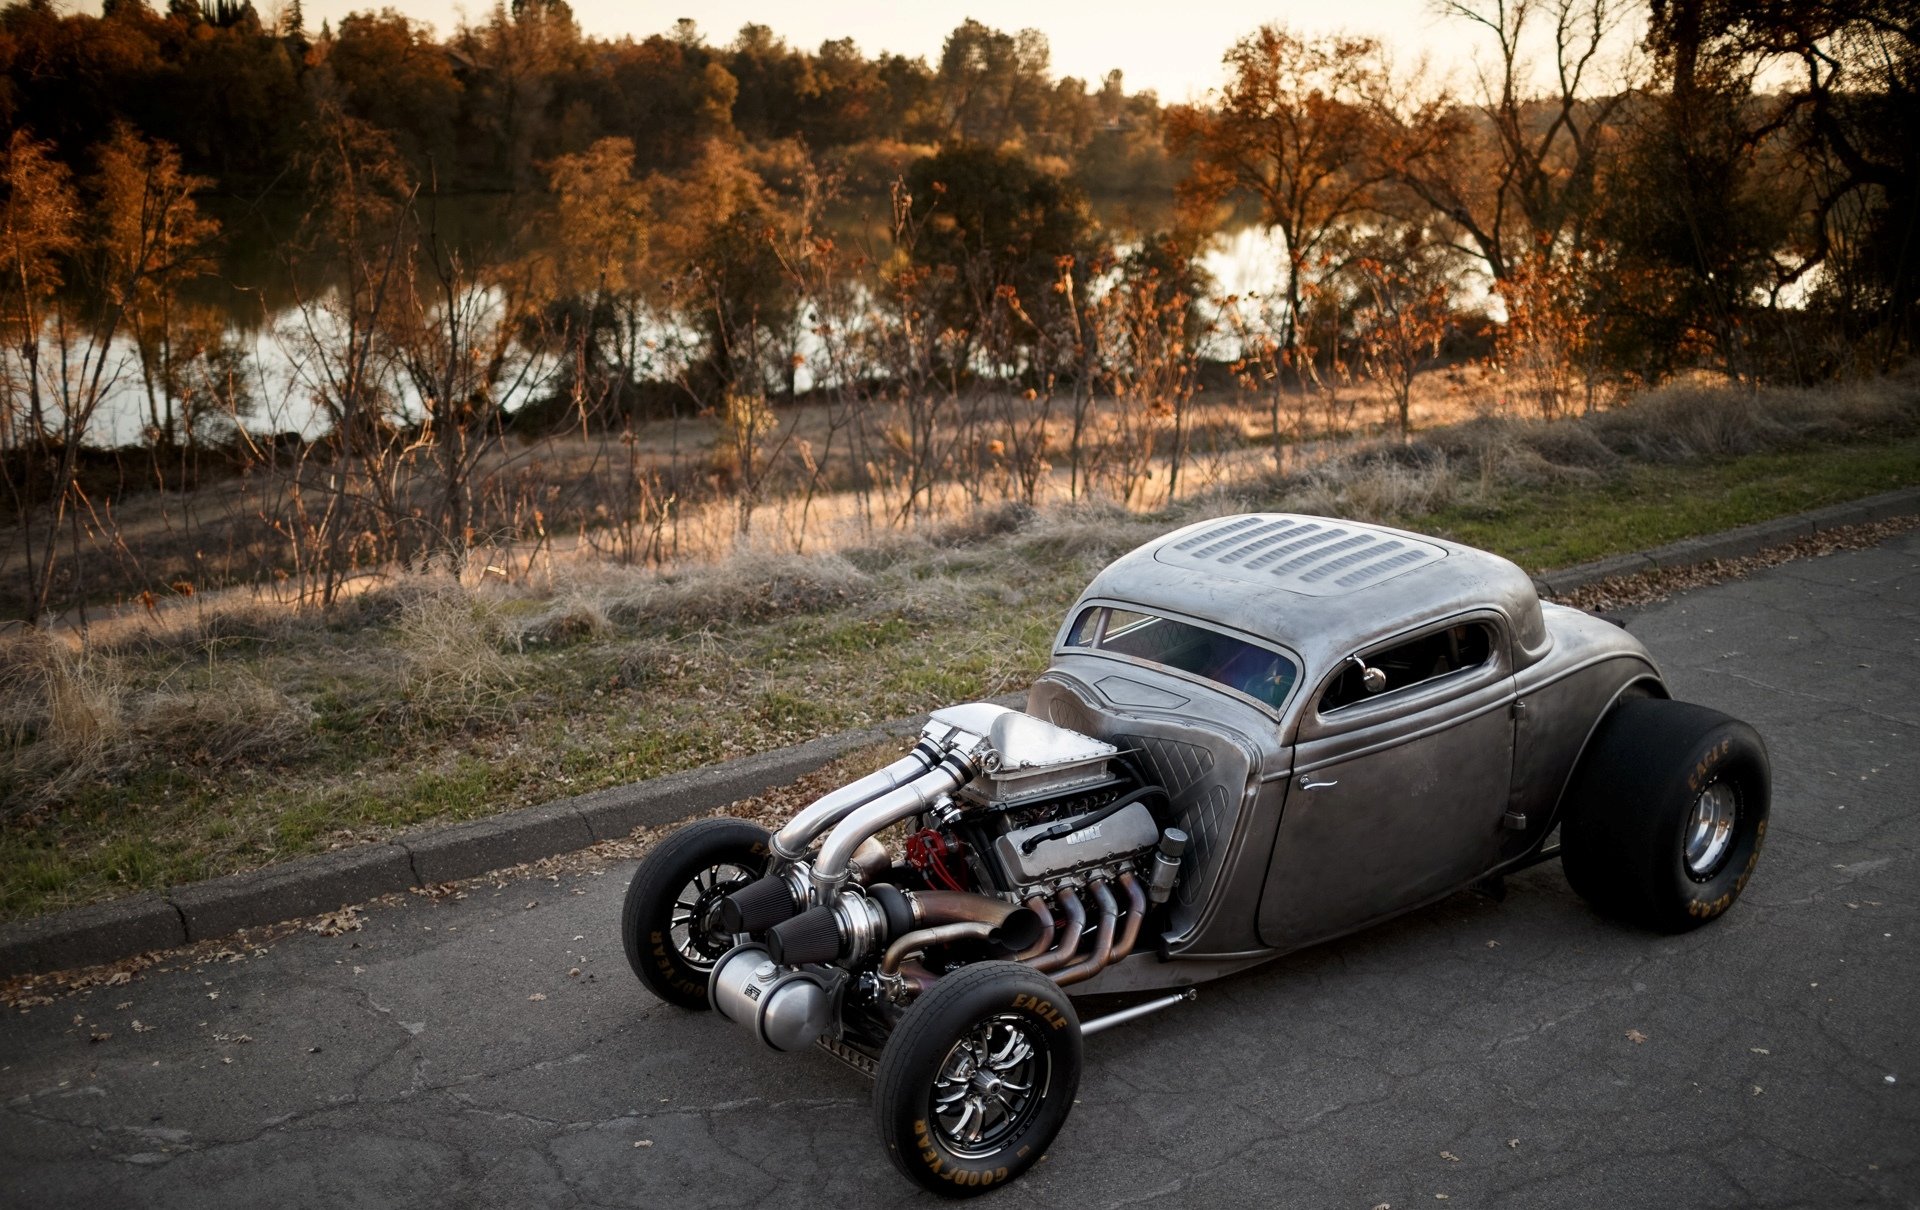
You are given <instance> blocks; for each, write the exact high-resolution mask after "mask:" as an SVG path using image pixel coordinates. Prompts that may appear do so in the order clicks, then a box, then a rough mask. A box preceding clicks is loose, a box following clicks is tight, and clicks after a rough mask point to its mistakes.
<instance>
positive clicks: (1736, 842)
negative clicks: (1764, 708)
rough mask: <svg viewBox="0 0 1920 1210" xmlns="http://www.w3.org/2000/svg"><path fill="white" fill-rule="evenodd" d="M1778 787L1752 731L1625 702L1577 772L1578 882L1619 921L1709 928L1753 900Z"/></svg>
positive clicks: (1569, 810) (1702, 715) (1568, 861)
mask: <svg viewBox="0 0 1920 1210" xmlns="http://www.w3.org/2000/svg"><path fill="white" fill-rule="evenodd" d="M1771 787H1772V773H1771V769H1770V766H1769V765H1768V762H1767V749H1766V745H1765V744H1764V743H1762V742H1761V740H1760V736H1759V734H1758V733H1757V732H1755V731H1754V729H1753V728H1752V727H1749V726H1748V725H1747V724H1745V723H1743V722H1741V721H1739V720H1738V719H1734V718H1729V717H1728V716H1727V715H1724V714H1721V713H1720V712H1719V711H1717V710H1710V709H1708V708H1707V707H1705V706H1696V705H1694V704H1692V703H1690V702H1673V701H1666V700H1662V699H1657V698H1629V699H1627V700H1624V701H1621V702H1619V703H1617V704H1616V705H1615V706H1614V708H1613V710H1612V711H1611V712H1610V713H1609V714H1608V715H1607V717H1606V719H1605V720H1604V721H1603V722H1602V723H1601V724H1600V730H1599V732H1598V733H1597V734H1596V735H1595V736H1594V738H1593V741H1592V743H1590V744H1589V745H1588V747H1587V751H1586V753H1585V754H1584V755H1583V756H1582V757H1581V760H1580V766H1579V768H1578V769H1576V770H1575V772H1574V778H1573V784H1572V786H1571V788H1570V790H1569V794H1568V802H1567V807H1566V811H1565V814H1564V816H1563V818H1562V821H1561V825H1560V841H1561V856H1560V863H1561V866H1562V868H1564V869H1565V870H1566V874H1567V881H1568V882H1569V883H1571V884H1572V885H1573V889H1574V890H1575V891H1577V892H1579V894H1580V896H1581V897H1582V898H1584V899H1585V900H1586V901H1587V902H1588V903H1590V904H1592V905H1593V906H1594V907H1595V908H1596V909H1598V910H1599V911H1601V912H1602V913H1604V914H1606V915H1609V916H1612V917H1614V918H1616V919H1619V920H1624V921H1627V922H1628V923H1632V924H1638V925H1641V926H1643V927H1646V928H1651V929H1657V930H1659V931H1661V932H1666V933H1680V932H1685V931H1687V930H1688V929H1694V928H1698V927H1699V926H1701V925H1703V924H1705V923H1706V922H1707V921H1709V920H1713V919H1716V918H1718V917H1719V916H1721V915H1722V914H1724V913H1725V912H1726V910H1727V909H1728V908H1730V907H1732V906H1733V903H1734V901H1735V900H1736V899H1738V898H1739V897H1740V892H1741V891H1743V890H1745V889H1746V885H1747V880H1748V879H1749V878H1750V877H1752V875H1753V868H1754V865H1755V863H1756V862H1758V861H1759V859H1760V849H1761V846H1762V845H1763V844H1764V843H1765V841H1766V836H1767V811H1768V805H1769V800H1770V797H1771Z"/></svg>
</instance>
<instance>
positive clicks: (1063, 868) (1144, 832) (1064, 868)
mask: <svg viewBox="0 0 1920 1210" xmlns="http://www.w3.org/2000/svg"><path fill="white" fill-rule="evenodd" d="M1054 822H1056V821H1053V820H1049V821H1047V822H1045V823H1038V824H1035V825H1033V826H1032V827H1030V828H1019V829H1016V830H1015V831H1012V832H1008V833H1007V834H1006V835H1004V836H1002V837H1000V838H999V839H998V840H996V841H995V842H994V849H995V851H996V852H997V853H998V854H999V855H1000V863H1001V867H1002V868H1003V869H1005V870H1006V872H1007V874H1008V876H1010V877H1011V878H1013V879H1014V881H1016V882H1019V883H1035V882H1039V881H1041V880H1043V879H1046V878H1053V877H1057V876H1059V875H1061V874H1070V873H1073V872H1074V871H1075V870H1084V869H1090V868H1092V867H1093V866H1097V865H1105V864H1106V863H1108V862H1111V861H1115V860H1117V859H1119V858H1122V857H1130V856H1132V855H1134V854H1136V853H1142V852H1145V851H1146V850H1148V849H1150V848H1152V847H1153V846H1154V845H1156V844H1158V843H1159V842H1160V825H1159V824H1157V823H1155V822H1154V821H1153V812H1151V811H1149V810H1147V807H1146V804H1145V803H1138V802H1137V803H1134V804H1133V805H1132V806H1130V807H1127V808H1126V809H1125V810H1122V811H1120V812H1117V813H1116V814H1113V815H1109V816H1108V817H1107V818H1105V819H1103V820H1101V821H1100V822H1099V823H1096V824H1093V825H1091V826H1089V827H1085V828H1081V829H1080V830H1079V831H1077V832H1069V833H1068V834H1067V835H1065V836H1060V837H1056V838H1055V839H1053V840H1048V841H1043V842H1041V843H1040V844H1038V845H1035V846H1034V849H1033V852H1031V853H1023V852H1021V851H1020V848H1021V844H1022V843H1023V842H1024V841H1025V840H1026V839H1027V838H1028V837H1030V836H1032V835H1034V834H1035V833H1037V832H1044V831H1046V830H1047V829H1048V828H1050V827H1052V826H1053V824H1054Z"/></svg>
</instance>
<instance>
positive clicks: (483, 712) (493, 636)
mask: <svg viewBox="0 0 1920 1210" xmlns="http://www.w3.org/2000/svg"><path fill="white" fill-rule="evenodd" d="M393 630H394V638H395V641H396V643H397V645H398V647H399V649H400V656H401V661H402V663H401V676H400V691H401V693H402V694H403V695H404V697H405V699H406V701H407V704H408V705H409V706H410V707H411V708H412V709H413V711H414V712H415V713H416V715H418V716H419V717H420V718H423V719H427V720H431V721H433V722H437V723H442V724H453V725H464V724H467V723H473V722H482V721H487V720H492V719H498V718H502V717H504V716H506V715H507V714H509V713H511V712H512V708H513V700H514V694H515V690H516V689H517V688H518V687H519V686H518V683H517V681H516V679H515V676H514V664H513V660H512V657H511V656H510V655H509V654H508V653H507V652H506V651H505V650H503V649H502V643H503V641H504V640H505V638H506V627H505V625H504V624H503V623H502V621H501V619H500V616H499V613H498V611H497V610H496V609H495V608H494V607H493V606H492V604H491V603H490V602H489V601H488V600H487V599H486V598H484V597H482V596H480V595H478V594H476V593H473V592H469V591H467V590H465V589H462V588H461V587H460V586H459V585H455V584H449V585H447V586H446V587H445V588H444V589H442V590H439V591H430V592H426V593H422V594H420V595H418V596H416V597H415V598H414V599H412V600H410V601H407V602H406V603H405V604H403V605H402V607H401V610H400V616H399V619H398V620H397V621H396V622H395V624H394V628H393Z"/></svg>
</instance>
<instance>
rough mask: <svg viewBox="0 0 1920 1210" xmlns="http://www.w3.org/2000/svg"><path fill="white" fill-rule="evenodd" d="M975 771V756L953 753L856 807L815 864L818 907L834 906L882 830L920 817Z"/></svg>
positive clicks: (829, 837) (835, 830)
mask: <svg viewBox="0 0 1920 1210" xmlns="http://www.w3.org/2000/svg"><path fill="white" fill-rule="evenodd" d="M974 772H975V765H974V762H973V757H972V756H971V755H969V754H968V753H965V752H961V751H958V750H953V751H949V752H948V753H947V754H946V755H945V756H943V757H941V758H940V761H939V763H937V764H935V765H934V766H933V767H932V768H931V769H928V770H927V771H926V772H925V773H922V774H921V775H920V776H919V777H916V778H914V779H913V780H912V781H909V782H907V783H906V784H905V785H903V786H900V787H898V788H896V789H894V790H890V791H888V792H887V793H885V794H882V795H880V797H878V798H876V799H874V800H873V801H872V802H869V803H867V804H865V805H864V806H860V807H855V808H854V809H853V810H851V811H850V812H848V813H847V815H846V817H845V818H843V819H841V821H840V822H839V823H837V824H835V825H834V827H833V831H831V832H829V833H827V839H826V841H825V843H823V844H822V845H821V846H820V858H819V860H817V861H815V862H814V865H813V873H812V875H811V880H812V883H813V902H814V903H815V905H816V906H818V905H825V904H829V903H832V902H833V900H834V898H835V897H836V896H837V895H839V893H840V891H841V889H842V888H843V887H845V886H846V885H847V878H848V876H849V873H850V870H851V862H852V859H853V855H854V853H855V851H856V850H858V849H859V848H860V846H861V845H862V844H864V843H865V842H866V841H867V840H868V839H869V838H870V837H872V836H873V835H875V834H876V833H878V832H880V831H881V830H882V829H885V828H889V827H892V826H893V825H894V824H896V823H899V822H900V821H901V820H903V819H907V818H909V817H911V816H914V815H918V814H919V813H920V812H922V811H924V810H926V809H927V808H928V807H931V806H932V805H933V804H934V803H935V802H936V801H937V800H939V799H940V798H941V797H943V796H945V795H947V794H950V793H952V792H953V791H954V790H957V789H959V788H960V787H961V786H963V785H965V784H966V783H967V781H968V780H970V779H971V778H972V777H973V775H974Z"/></svg>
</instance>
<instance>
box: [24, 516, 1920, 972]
mask: <svg viewBox="0 0 1920 1210" xmlns="http://www.w3.org/2000/svg"><path fill="white" fill-rule="evenodd" d="M1915 513H1920V488H1904V489H1901V490H1899V491H1892V492H1885V493H1883V494H1881V495H1878V496H1870V497H1867V498H1866V499H1864V500H1855V501H1851V502H1849V503H1846V504H1836V505H1832V506H1831V507H1828V508H1821V509H1815V510H1814V511H1812V512H1806V513H1800V514H1798V515H1796V516H1792V517H1780V518H1776V519H1775V520H1772V521H1762V522H1759V523H1757V524H1754V525H1746V526H1742V527H1740V528H1739V529H1732V530H1728V531H1726V532H1725V533H1720V534H1712V535H1708V536H1706V537H1700V538H1687V539H1684V540H1682V541H1679V542H1673V543H1669V544H1668V545H1666V546H1662V547H1659V548H1658V549H1655V550H1647V551H1638V552H1635V553H1633V554H1627V555H1615V556H1613V557H1611V558H1606V559H1599V560H1596V561H1594V562H1591V563H1583V564H1581V565H1579V566H1578V567H1569V568H1566V569H1565V570H1562V571H1553V572H1546V573H1544V574H1542V575H1538V576H1536V577H1534V583H1535V585H1536V586H1537V587H1538V588H1539V590H1540V591H1541V592H1543V593H1547V594H1549V595H1556V596H1557V595H1561V594H1564V593H1569V592H1572V591H1574V590H1575V589H1577V588H1582V587H1584V586H1586V585H1588V584H1593V583H1597V582H1599V581H1600V580H1604V579H1607V578H1609V577H1612V576H1624V575H1633V574H1635V573H1638V572H1645V571H1654V570H1658V569H1661V568H1673V567H1687V566H1692V565H1694V564H1698V563H1705V562H1707V561H1709V560H1711V559H1732V558H1739V557H1742V556H1745V555H1751V554H1755V553H1757V552H1759V551H1761V550H1764V549H1766V548H1768V547H1771V546H1779V545H1782V544H1784V543H1787V542H1792V541H1796V540H1798V539H1800V538H1807V537H1812V536H1813V535H1815V534H1818V533H1821V532H1823V531H1826V530H1832V529H1839V528H1842V527H1844V526H1849V525H1862V524H1866V523H1868V522H1872V521H1884V520H1887V519H1888V518H1891V517H1900V516H1908V515H1912V514H1915ZM998 700H999V701H1000V702H1001V703H1002V704H1004V705H1018V704H1019V703H1020V702H1021V701H1023V700H1025V695H1024V694H1013V695H1009V696H1007V697H1004V698H1000V699H998ZM925 719H926V716H925V715H918V716H916V717H914V718H908V719H898V720H895V721H893V722H890V723H886V724H883V725H881V726H878V727H869V728H866V729H863V730H860V731H847V732H842V733H841V734H839V735H829V736H823V737H822V738H820V739H815V740H809V741H807V742H806V743H803V744H796V745H793V746H792V747H787V748H778V749H775V750H774V751H771V752H761V753H756V754H755V755H752V756H744V757H741V758H739V759H737V760H730V761H725V762H723V763H721V764H717V765H708V766H706V767H704V768H700V769H689V770H687V771H685V772H682V773H673V774H669V775H667V776H665V777H657V778H654V779H652V780H650V781H644V782H637V783H634V784H632V785H626V786H614V787H612V788H609V789H605V790H596V791H594V792H593V793H591V794H583V795H580V796H578V797H576V798H565V799H561V800H559V801H557V802H551V803H546V804H544V805H541V806H536V807H526V808H522V809H521V810H518V811H509V812H507V813H505V814H503V815H496V816H493V817H491V818H488V819H479V820H474V821H472V822H470V823H461V824H454V825H452V826H451V827H444V828H436V829H433V830H431V831H423V832H420V833H417V834H414V835H403V836H400V837H397V838H395V839H394V840H393V841H391V842H388V843H385V844H374V845H364V846H359V847H356V848H351V849H342V850H340V851H338V852H333V853H322V854H319V855H318V856H314V857H301V858H296V859H294V860H292V861H287V862H283V863H281V864H279V865H274V866H268V867H266V868H264V869H259V870H249V871H247V872H246V873H242V874H232V875H229V876H227V877H224V878H215V879H211V880H209V881H206V882H196V883H190V884H188V885H185V886H177V887H170V888H168V890H167V892H166V894H165V896H157V895H153V894H148V893H141V894H138V895H132V896H128V897H127V898H124V899H116V900H112V901H110V902H107V903H101V904H94V905H92V906H90V907H84V908H76V909H74V910H72V911H67V912H59V913H55V914H53V915H49V916H42V917H39V918H37V919H34V920H26V921H21V922H19V923H16V924H9V925H5V926H0V978H11V977H13V976H16V975H27V974H38V973H41V972H44V971H52V970H62V969H67V968H72V967H79V966H92V965H96V964H99V963H102V962H113V961H117V960H118V959H121V958H127V957H131V956H133V955H135V954H140V953H145V952H147V951H149V950H157V949H168V948H171V947H173V946H177V945H182V944H186V943H189V942H194V941H205V940H210V939H212V938H214V937H224V936H226V935H228V934H229V933H233V932H235V931H237V930H239V929H243V928H255V927H258V926H260V925H266V924H277V923H279V922H280V921H283V920H291V919H294V918H296V917H299V916H310V915H314V914H315V913H318V912H326V911H332V910H334V909H336V908H339V907H341V906H343V905H345V904H350V903H361V902H364V901H366V900H368V899H375V898H378V897H379V896H381V895H387V894H391V893H393V892H395V891H405V890H410V889H412V888H414V887H425V886H431V885H433V884H435V883H440V882H451V881H454V880H456V879H461V878H472V877H475V876H477V875H480V874H485V873H487V872H488V871H489V870H497V869H502V868H505V867H507V866H512V865H518V864H520V863H522V862H526V861H534V860H537V859H539V858H542V857H551V856H554V855H555V854H558V853H566V852H571V851H573V850H575V849H582V848H585V847H587V846H588V845H590V844H593V843H595V842H597V841H602V840H612V839H616V838H618V837H623V836H626V835H628V834H629V833H630V832H632V831H633V829H635V828H637V827H641V826H643V825H649V824H663V823H671V822H673V821H674V820H676V819H684V818H686V817H687V816H689V815H694V814H697V813H699V812H701V811H708V810H712V809H713V808H715V807H723V806H725V805H726V804H728V803H730V802H736V801H738V800H739V799H742V798H749V797H752V796H753V795H755V794H761V793H764V792H766V791H767V790H770V789H772V788H774V787H775V786H780V785H785V784H786V783H787V782H790V781H792V780H793V779H794V778H796V777H798V776H800V775H801V774H803V773H807V772H810V771H812V770H814V769H817V768H819V767H820V766H821V765H824V764H826V763H827V762H829V761H831V760H834V759H836V758H838V757H840V756H843V755H845V754H846V753H848V752H852V751H854V750H855V749H857V748H861V747H864V746H866V745H868V744H874V743H878V742H880V741H882V740H884V739H888V738H897V737H900V736H903V735H910V734H912V733H913V732H915V731H917V730H918V729H919V728H920V725H921V723H923V722H924V721H925Z"/></svg>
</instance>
